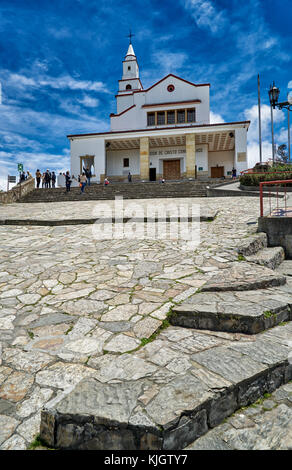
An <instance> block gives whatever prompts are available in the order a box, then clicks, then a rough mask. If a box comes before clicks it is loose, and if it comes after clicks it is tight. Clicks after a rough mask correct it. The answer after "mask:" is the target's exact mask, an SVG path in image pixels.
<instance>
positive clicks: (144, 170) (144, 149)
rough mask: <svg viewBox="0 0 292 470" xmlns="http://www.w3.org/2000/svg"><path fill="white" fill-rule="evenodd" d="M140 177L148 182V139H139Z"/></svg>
mask: <svg viewBox="0 0 292 470" xmlns="http://www.w3.org/2000/svg"><path fill="white" fill-rule="evenodd" d="M140 177H141V179H142V180H149V139H148V137H141V138H140Z"/></svg>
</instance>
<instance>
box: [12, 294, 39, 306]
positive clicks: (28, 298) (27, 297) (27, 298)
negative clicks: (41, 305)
mask: <svg viewBox="0 0 292 470" xmlns="http://www.w3.org/2000/svg"><path fill="white" fill-rule="evenodd" d="M17 298H18V299H19V300H20V302H22V303H23V304H24V305H33V304H36V303H37V301H38V300H40V298H41V296H40V295H39V294H23V295H18V297H17Z"/></svg>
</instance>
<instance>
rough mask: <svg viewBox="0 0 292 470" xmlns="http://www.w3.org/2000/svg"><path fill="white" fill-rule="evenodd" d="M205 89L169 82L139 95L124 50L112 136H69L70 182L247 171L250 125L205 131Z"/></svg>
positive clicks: (132, 58) (133, 63)
mask: <svg viewBox="0 0 292 470" xmlns="http://www.w3.org/2000/svg"><path fill="white" fill-rule="evenodd" d="M209 94H210V84H209V83H204V84H195V83H191V82H189V81H187V80H184V79H183V78H180V77H178V76H176V75H173V74H169V75H167V76H166V77H164V78H162V79H161V80H160V81H159V82H157V83H155V84H154V85H152V86H151V87H150V88H147V89H144V88H143V86H142V83H141V80H140V77H139V66H138V61H137V58H136V55H135V52H134V49H133V46H132V44H131V43H130V45H129V48H128V52H127V54H126V56H125V59H124V61H123V75H122V78H121V80H119V90H118V93H117V95H116V103H117V109H116V113H114V114H111V115H110V124H111V130H110V131H109V132H103V133H91V134H78V135H68V138H69V140H70V146H71V174H72V175H75V176H77V175H79V174H80V173H81V172H82V169H83V168H84V167H86V168H89V167H90V168H91V171H92V175H93V178H92V181H95V182H97V183H99V182H101V183H102V182H103V180H104V178H105V177H108V178H109V180H110V181H125V180H127V176H128V174H129V172H130V173H131V175H132V179H133V180H142V181H149V180H150V181H155V180H158V179H159V178H162V177H163V178H164V179H166V180H179V179H186V178H187V179H195V178H199V179H200V178H220V177H230V176H231V173H232V169H233V168H236V170H237V174H238V173H239V172H240V171H242V170H245V169H247V131H248V128H249V124H250V121H242V122H230V123H220V124H210V99H209Z"/></svg>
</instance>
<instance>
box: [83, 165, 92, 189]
mask: <svg viewBox="0 0 292 470" xmlns="http://www.w3.org/2000/svg"><path fill="white" fill-rule="evenodd" d="M83 171H84V173H85V176H86V178H87V184H88V186H90V178H91V176H92V174H91V170H90V168H83Z"/></svg>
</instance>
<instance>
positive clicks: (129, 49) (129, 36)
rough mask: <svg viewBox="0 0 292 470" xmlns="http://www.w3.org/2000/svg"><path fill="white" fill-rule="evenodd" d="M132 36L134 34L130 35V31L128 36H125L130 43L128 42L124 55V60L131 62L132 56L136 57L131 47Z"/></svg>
mask: <svg viewBox="0 0 292 470" xmlns="http://www.w3.org/2000/svg"><path fill="white" fill-rule="evenodd" d="M133 36H135V34H132V31H131V30H130V34H129V35H128V36H127V38H129V40H130V41H129V47H128V52H127V54H126V57H125V60H131V57H132V56H134V57H136V56H135V52H134V49H133V46H132V37H133ZM128 56H131V57H130V58H128V59H127V57H128Z"/></svg>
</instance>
